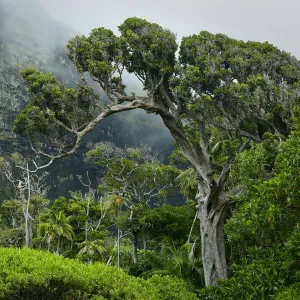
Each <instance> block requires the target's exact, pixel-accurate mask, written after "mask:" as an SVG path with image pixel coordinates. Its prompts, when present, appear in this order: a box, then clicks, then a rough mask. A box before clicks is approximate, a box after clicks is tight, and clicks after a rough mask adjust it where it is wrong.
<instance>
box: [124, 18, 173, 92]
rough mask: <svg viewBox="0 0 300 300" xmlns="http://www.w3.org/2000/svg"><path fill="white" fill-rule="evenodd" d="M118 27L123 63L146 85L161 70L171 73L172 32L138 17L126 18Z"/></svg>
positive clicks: (158, 75)
mask: <svg viewBox="0 0 300 300" xmlns="http://www.w3.org/2000/svg"><path fill="white" fill-rule="evenodd" d="M119 30H120V32H121V43H122V51H123V53H122V55H123V59H124V65H125V66H126V68H127V70H128V72H130V73H135V74H136V75H137V76H138V77H140V78H142V79H143V80H145V81H146V84H145V88H146V89H147V88H148V87H147V83H148V84H149V82H150V81H151V80H154V82H155V81H157V82H156V83H158V81H159V80H160V76H161V74H166V75H169V74H171V73H172V71H173V68H174V64H175V52H176V50H177V44H176V39H175V36H174V34H173V33H171V32H170V31H169V30H167V29H163V28H162V27H161V26H159V25H158V24H155V23H150V22H148V21H146V20H142V19H139V18H128V19H126V20H125V22H124V23H123V24H122V25H120V26H119ZM155 77H158V78H155Z"/></svg>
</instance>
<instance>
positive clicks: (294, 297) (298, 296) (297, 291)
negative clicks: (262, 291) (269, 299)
mask: <svg viewBox="0 0 300 300" xmlns="http://www.w3.org/2000/svg"><path fill="white" fill-rule="evenodd" d="M275 299H276V300H300V282H298V283H296V284H294V285H292V286H290V287H289V288H288V289H286V290H284V291H283V292H282V293H280V294H279V295H278V296H277V297H276V298H275Z"/></svg>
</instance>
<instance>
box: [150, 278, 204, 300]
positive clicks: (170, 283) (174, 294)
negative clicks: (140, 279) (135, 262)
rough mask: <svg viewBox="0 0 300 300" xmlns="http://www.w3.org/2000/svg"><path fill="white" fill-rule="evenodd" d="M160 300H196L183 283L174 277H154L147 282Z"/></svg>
mask: <svg viewBox="0 0 300 300" xmlns="http://www.w3.org/2000/svg"><path fill="white" fill-rule="evenodd" d="M147 282H148V283H149V285H150V286H151V287H152V288H153V289H154V290H155V291H156V295H158V297H159V298H157V299H162V300H182V299H184V300H196V299H198V298H197V297H196V295H195V294H193V293H191V292H188V291H187V288H186V285H185V283H184V282H183V281H182V280H179V279H178V278H176V277H171V276H159V275H154V276H152V277H151V278H150V279H148V281H147Z"/></svg>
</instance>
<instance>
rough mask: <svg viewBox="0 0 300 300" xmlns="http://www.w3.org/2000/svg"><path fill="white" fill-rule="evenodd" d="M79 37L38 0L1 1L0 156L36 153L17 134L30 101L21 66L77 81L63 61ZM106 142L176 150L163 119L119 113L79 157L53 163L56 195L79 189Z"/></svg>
mask: <svg viewBox="0 0 300 300" xmlns="http://www.w3.org/2000/svg"><path fill="white" fill-rule="evenodd" d="M99 26H101V24H99ZM74 35H76V33H75V32H74V31H73V30H72V29H71V28H68V27H67V26H65V25H63V24H59V23H57V22H56V21H53V20H52V19H51V17H50V16H49V15H48V14H47V12H46V11H45V10H44V9H43V8H42V7H40V6H39V5H37V3H36V1H34V0H26V1H25V0H0V156H1V155H8V154H9V153H12V152H14V151H18V152H22V153H23V154H24V153H26V154H28V155H30V153H31V151H30V149H29V147H28V141H27V139H26V138H21V137H19V136H18V137H17V136H15V134H14V133H13V132H12V123H13V120H14V119H15V117H16V115H17V114H18V112H19V111H20V110H21V109H22V108H23V107H24V106H25V105H26V102H27V101H28V94H27V92H26V89H25V87H24V85H23V82H22V79H21V77H20V74H19V73H20V70H21V69H22V68H27V67H34V68H37V69H39V70H41V71H51V72H53V73H54V74H55V75H56V76H58V77H59V79H61V80H63V81H65V82H69V83H71V82H70V76H69V73H68V72H67V70H66V68H65V67H64V66H63V65H61V64H60V62H59V59H60V57H61V56H62V55H64V47H65V45H66V43H67V41H68V39H69V38H71V37H72V36H74ZM130 81H131V86H132V87H133V88H135V89H136V87H135V86H134V84H132V80H129V82H130ZM135 91H136V90H135ZM100 140H109V141H112V142H114V143H116V144H118V145H120V146H126V145H137V144H141V143H142V144H152V145H153V146H154V147H155V148H160V149H161V151H162V152H163V154H164V155H165V156H167V155H168V154H169V153H170V151H171V148H172V138H171V137H170V135H169V133H168V131H167V130H165V128H164V126H163V125H162V122H161V120H160V119H159V118H158V117H154V116H151V115H148V114H146V113H144V112H142V111H140V112H130V113H126V114H121V115H118V116H113V117H111V118H109V119H108V120H105V122H103V124H100V126H98V128H97V129H96V131H94V132H93V133H92V134H90V135H89V136H88V137H86V139H85V142H84V143H83V145H82V147H81V149H80V151H79V152H78V153H77V154H76V155H74V156H73V157H71V158H67V159H63V160H61V161H58V162H55V163H54V164H53V166H52V167H51V169H50V170H49V171H50V175H49V185H50V186H51V189H50V192H49V196H50V197H51V198H53V197H57V196H58V195H61V194H63V195H66V194H67V193H68V191H69V190H76V189H78V186H79V185H78V184H79V181H78V180H77V179H76V176H74V175H76V174H83V173H85V172H86V170H87V167H86V166H85V165H84V163H83V159H82V158H83V154H84V153H85V152H86V151H87V150H88V145H89V144H91V143H93V142H96V141H100ZM90 173H92V171H90ZM92 177H93V179H94V182H96V177H99V174H92Z"/></svg>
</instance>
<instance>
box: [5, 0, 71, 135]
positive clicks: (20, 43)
mask: <svg viewBox="0 0 300 300" xmlns="http://www.w3.org/2000/svg"><path fill="white" fill-rule="evenodd" d="M72 35H74V32H72V31H71V30H70V29H69V28H66V27H65V26H63V25H60V24H57V23H55V22H53V21H52V20H51V19H50V17H49V16H48V15H47V12H46V11H44V10H43V8H42V7H39V6H38V5H37V4H36V3H34V1H30V0H26V1H24V0H0V140H1V141H3V140H7V139H14V138H15V135H14V134H13V133H12V130H11V129H12V122H13V120H14V118H15V116H16V114H17V113H18V112H19V111H20V109H21V108H23V107H24V105H25V103H26V101H27V100H28V95H27V93H26V90H25V88H24V86H23V83H22V79H21V77H20V74H19V72H20V69H22V68H28V67H34V68H37V69H40V70H53V71H54V70H55V69H56V71H57V72H58V73H59V72H65V71H64V70H63V67H62V66H60V65H59V62H58V58H59V53H64V45H65V44H66V42H67V41H68V38H69V37H71V36H72Z"/></svg>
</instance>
